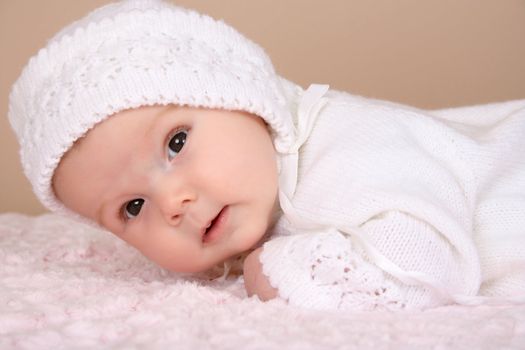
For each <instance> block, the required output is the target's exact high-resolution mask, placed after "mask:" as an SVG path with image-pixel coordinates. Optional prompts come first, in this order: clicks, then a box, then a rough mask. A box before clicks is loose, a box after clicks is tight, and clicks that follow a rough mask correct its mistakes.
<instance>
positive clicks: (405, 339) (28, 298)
mask: <svg viewBox="0 0 525 350" xmlns="http://www.w3.org/2000/svg"><path fill="white" fill-rule="evenodd" d="M0 265H1V268H0V349H58V348H65V349H75V348H96V349H104V348H111V349H115V348H116V349H121V348H125V349H129V348H141V349H142V348H144V349H166V348H176V349H179V350H180V349H283V348H285V349H422V348H424V349H428V348H433V349H525V306H507V307H488V306H483V307H475V308H469V307H459V306H452V307H443V308H439V309H434V310H429V311H425V312H416V313H406V312H405V313H387V312H368V313H346V314H344V313H328V312H319V311H312V310H302V309H297V308H293V307H290V306H288V305H286V303H285V302H283V301H281V300H274V301H271V302H267V303H262V302H260V301H259V300H258V299H256V298H247V297H246V295H245V293H244V290H243V286H242V278H239V279H233V280H229V281H212V282H209V281H206V280H204V279H197V278H191V279H190V278H182V277H180V276H177V275H176V274H173V273H169V272H166V271H164V270H162V269H160V268H158V267H156V266H155V265H153V264H152V263H150V262H149V261H147V260H146V259H145V258H143V257H142V256H141V255H139V254H138V253H137V252H136V251H135V250H134V249H133V248H130V247H128V246H127V245H125V244H124V243H123V242H121V241H119V240H118V239H117V238H115V237H113V236H111V235H110V234H108V233H105V232H99V231H95V230H93V229H91V228H88V227H86V226H83V225H79V224H77V223H75V222H72V221H70V220H68V219H65V218H63V217H60V216H57V215H52V214H47V215H43V216H39V217H34V218H32V217H28V216H23V215H20V214H2V215H0Z"/></svg>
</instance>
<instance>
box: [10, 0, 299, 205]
mask: <svg viewBox="0 0 525 350" xmlns="http://www.w3.org/2000/svg"><path fill="white" fill-rule="evenodd" d="M154 104H157V105H158V104H160V105H166V104H178V105H187V106H194V107H207V108H222V109H228V110H242V111H247V112H250V113H253V114H256V115H258V116H260V117H262V118H263V119H264V120H265V121H266V122H267V123H268V125H270V127H271V129H272V132H273V137H274V145H275V147H276V149H277V150H278V151H280V150H285V149H287V148H288V146H289V144H290V143H291V142H292V138H293V135H292V133H293V125H292V119H291V117H290V115H289V113H290V112H289V108H288V107H287V103H286V99H285V98H284V95H283V86H282V85H281V79H280V78H279V76H277V75H276V73H275V71H274V69H273V66H272V64H271V61H270V59H269V58H268V57H267V56H266V54H265V53H264V51H263V50H262V49H261V48H260V47H259V46H257V45H255V44H254V43H252V42H251V41H249V40H248V39H246V38H245V37H243V36H242V35H241V34H239V33H238V32H237V31H235V30H234V29H233V28H231V27H229V26H228V25H226V24H224V23H223V22H220V21H216V20H214V19H212V18H210V17H207V16H203V15H200V14H198V13H196V12H193V11H189V10H186V9H182V8H180V7H176V6H173V5H171V4H169V3H167V2H162V1H160V0H131V1H123V2H119V3H114V4H110V5H106V6H104V7H101V8H99V9H97V10H95V11H93V12H91V13H90V14H88V15H87V16H86V17H85V18H83V19H81V20H79V21H77V22H74V23H72V24H71V25H69V26H68V27H66V28H65V29H63V30H62V31H61V32H59V33H58V34H57V35H56V36H55V37H53V38H52V39H51V40H50V41H49V43H48V44H47V46H46V47H45V48H43V49H41V50H40V51H39V52H38V54H37V55H35V56H34V57H32V58H31V59H30V61H29V63H28V64H27V66H26V67H25V68H24V70H23V72H22V74H21V76H20V77H19V78H18V80H17V81H16V83H15V84H14V86H13V88H12V91H11V95H10V100H9V112H8V115H9V120H10V122H11V125H12V127H13V129H14V130H15V132H16V135H17V137H18V140H19V143H20V148H21V149H20V155H21V160H22V165H23V168H24V172H25V174H26V176H27V177H28V178H29V180H30V182H31V184H32V186H33V190H34V192H35V193H36V195H37V197H38V198H39V199H40V201H41V202H42V203H43V204H44V205H45V206H46V207H47V208H49V209H50V210H53V211H64V210H65V211H67V209H66V208H64V206H63V204H62V203H61V202H60V201H59V200H58V199H57V198H56V197H55V195H54V193H53V190H52V184H51V181H52V177H53V173H54V171H55V169H56V167H57V166H58V164H59V162H60V159H61V158H62V156H63V155H64V154H65V153H66V152H67V151H68V150H69V149H70V148H71V146H72V145H73V143H74V142H75V141H76V140H77V139H78V138H80V137H82V136H83V135H84V134H85V133H86V132H87V131H88V130H90V129H91V128H92V127H93V126H94V125H95V124H97V123H99V122H101V121H102V120H104V119H105V118H107V117H108V116H110V115H112V114H114V113H116V112H119V111H121V110H124V109H129V108H134V107H138V106H143V105H154Z"/></svg>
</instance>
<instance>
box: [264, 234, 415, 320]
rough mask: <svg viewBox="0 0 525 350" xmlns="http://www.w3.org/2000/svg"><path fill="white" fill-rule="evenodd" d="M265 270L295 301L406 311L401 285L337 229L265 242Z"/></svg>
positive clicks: (305, 304)
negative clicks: (364, 255)
mask: <svg viewBox="0 0 525 350" xmlns="http://www.w3.org/2000/svg"><path fill="white" fill-rule="evenodd" d="M260 260H261V263H262V266H263V273H264V274H265V275H266V276H268V278H269V280H270V283H271V285H272V286H273V287H274V288H277V289H278V291H279V296H280V297H281V298H283V299H286V300H288V302H289V303H290V304H292V305H296V306H301V307H308V308H312V309H322V310H372V309H402V308H404V307H405V305H406V303H405V298H404V294H403V290H402V288H400V287H399V286H398V285H396V284H395V283H394V282H393V281H392V280H391V279H389V278H387V277H386V276H385V274H384V272H383V271H382V270H380V269H379V268H377V267H376V266H374V265H372V264H370V263H368V262H367V261H366V260H365V259H364V258H363V256H362V253H361V252H359V251H358V250H357V249H355V247H353V246H352V242H351V240H350V239H349V238H348V237H345V236H343V235H342V234H340V233H339V232H338V231H336V230H333V231H329V232H322V233H315V234H302V235H294V236H285V237H278V238H276V239H273V240H270V241H268V242H266V243H265V244H264V246H263V252H262V253H261V256H260Z"/></svg>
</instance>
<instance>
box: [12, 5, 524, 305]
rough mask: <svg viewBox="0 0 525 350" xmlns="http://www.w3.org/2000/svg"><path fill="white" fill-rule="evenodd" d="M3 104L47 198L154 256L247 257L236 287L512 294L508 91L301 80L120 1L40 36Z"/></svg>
mask: <svg viewBox="0 0 525 350" xmlns="http://www.w3.org/2000/svg"><path fill="white" fill-rule="evenodd" d="M9 119H10V121H11V125H12V127H13V129H14V130H15V132H16V134H17V137H18V139H19V142H20V147H21V160H22V164H23V167H24V171H25V173H26V175H27V176H28V178H29V180H30V181H31V183H32V185H33V189H34V191H35V193H36V195H37V196H38V198H39V199H40V201H41V202H42V203H43V204H44V205H45V206H46V207H47V208H49V209H50V210H52V211H56V212H60V213H64V214H66V215H70V216H74V217H76V218H78V219H79V220H81V221H84V222H88V223H90V224H93V225H97V226H101V227H103V228H105V229H107V230H109V231H111V232H112V233H113V234H115V235H116V236H117V237H119V238H120V239H122V240H124V241H126V242H128V243H129V244H130V245H132V246H133V247H135V248H136V249H138V250H139V251H140V252H141V253H142V254H144V255H145V256H146V257H148V258H149V259H151V260H152V261H154V262H155V263H157V264H159V265H160V266H162V267H164V268H166V269H168V270H172V271H179V272H199V271H205V270H208V269H210V268H212V267H214V266H216V265H217V264H221V263H223V262H225V261H230V260H231V259H235V258H236V257H239V256H247V257H246V259H245V260H244V281H245V286H246V289H247V291H248V294H249V295H252V294H255V295H258V296H259V297H260V298H261V299H263V300H268V299H272V298H275V297H280V298H282V299H285V300H287V301H288V302H289V303H290V304H293V305H298V306H303V307H310V308H315V309H327V310H371V309H389V310H394V309H424V308H430V307H436V306H439V305H446V304H450V303H461V304H480V303H491V302H524V301H525V298H524V296H525V157H524V154H525V138H524V137H523V136H524V135H525V100H519V101H511V102H505V103H497V104H491V105H485V106H474V107H465V108H457V109H449V110H440V111H423V110H419V109H415V108H411V107H407V106H401V105H397V104H393V103H387V102H382V101H376V100H370V99H365V98H362V97H358V96H353V95H350V94H346V93H342V92H337V91H332V90H328V87H327V86H325V85H312V86H310V87H309V88H308V89H306V90H303V89H302V88H301V87H299V86H297V85H295V84H293V83H291V82H289V81H287V80H285V79H283V78H281V77H279V76H278V75H277V74H276V73H275V71H274V69H273V67H272V64H271V61H270V60H269V58H268V57H267V56H266V54H265V53H264V51H263V50H262V49H261V48H260V47H258V46H257V45H255V44H254V43H252V42H251V41H249V40H248V39H246V38H245V37H243V36H242V35H241V34H239V33H238V32H236V31H235V30H234V29H232V28H231V27H229V26H227V25H226V24H224V23H222V22H218V21H215V20H214V19H212V18H209V17H207V16H202V15H200V14H197V13H195V12H193V11H189V10H185V9H182V8H179V7H176V6H173V5H171V4H169V3H166V2H162V1H154V0H135V1H133V0H132V1H124V2H120V3H115V4H110V5H107V6H104V7H102V8H100V9H98V10H95V11H94V12H92V13H90V14H89V15H87V16H86V17H85V18H83V19H81V20H79V21H77V22H75V23H73V24H71V25H70V26H68V27H66V28H65V29H64V30H62V31H61V32H60V33H58V34H57V35H56V36H55V37H54V38H53V39H51V40H50V42H49V43H48V45H47V46H46V48H44V49H42V50H41V51H40V52H39V53H38V54H37V55H36V56H35V57H33V58H32V59H31V60H30V61H29V63H28V65H27V66H26V67H25V69H24V70H23V72H22V74H21V76H20V78H19V79H18V80H17V82H16V83H15V85H14V86H13V89H12V92H11V95H10V104H9Z"/></svg>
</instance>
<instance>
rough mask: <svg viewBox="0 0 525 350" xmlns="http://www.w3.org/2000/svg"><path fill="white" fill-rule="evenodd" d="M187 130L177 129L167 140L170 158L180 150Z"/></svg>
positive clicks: (184, 141)
mask: <svg viewBox="0 0 525 350" xmlns="http://www.w3.org/2000/svg"><path fill="white" fill-rule="evenodd" d="M186 136H188V131H187V130H178V131H177V132H176V133H175V135H173V136H172V137H171V139H170V140H169V142H168V158H169V159H170V160H171V159H172V158H174V157H175V156H176V155H177V154H179V153H180V151H182V147H184V143H186Z"/></svg>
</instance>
